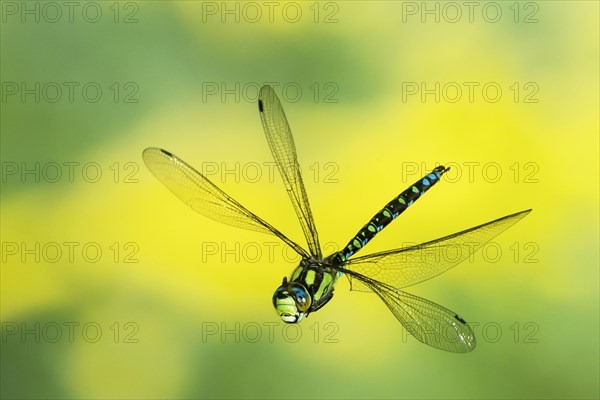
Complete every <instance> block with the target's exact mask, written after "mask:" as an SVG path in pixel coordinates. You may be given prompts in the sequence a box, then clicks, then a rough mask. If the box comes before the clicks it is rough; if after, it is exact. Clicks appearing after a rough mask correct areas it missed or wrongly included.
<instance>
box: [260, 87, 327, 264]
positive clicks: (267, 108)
mask: <svg viewBox="0 0 600 400" xmlns="http://www.w3.org/2000/svg"><path fill="white" fill-rule="evenodd" d="M258 111H259V112H260V119H261V121H262V124H263V128H264V130H265V135H266V137H267V142H269V148H270V149H271V153H272V154H273V158H274V159H275V163H276V164H277V169H278V170H279V173H280V175H281V178H282V179H283V183H284V184H285V188H286V190H287V192H288V195H289V196H290V200H291V201H292V205H293V206H294V211H295V212H296V215H297V216H298V220H299V221H300V225H301V226H302V231H303V232H304V236H305V237H306V241H307V243H308V249H309V250H310V253H311V255H313V256H316V257H318V258H319V259H320V258H322V254H321V246H320V245H319V236H318V234H317V228H316V227H315V222H314V220H313V216H312V213H311V210H310V204H309V203H308V197H307V195H306V190H305V188H304V183H303V182H302V175H301V173H300V166H299V164H298V159H297V156H296V146H295V144H294V138H293V136H292V131H291V130H290V127H289V125H288V122H287V118H286V117H285V113H284V112H283V108H282V107H281V103H280V102H279V99H278V98H277V95H276V94H275V91H274V90H273V88H272V87H271V86H268V85H265V86H263V87H262V88H261V89H260V93H259V95H258Z"/></svg>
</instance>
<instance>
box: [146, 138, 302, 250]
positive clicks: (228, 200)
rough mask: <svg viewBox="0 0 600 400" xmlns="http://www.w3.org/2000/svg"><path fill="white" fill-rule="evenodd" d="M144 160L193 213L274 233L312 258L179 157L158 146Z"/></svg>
mask: <svg viewBox="0 0 600 400" xmlns="http://www.w3.org/2000/svg"><path fill="white" fill-rule="evenodd" d="M142 157H143V158H144V162H145V163H146V166H147V167H148V169H149V170H150V171H151V172H152V174H154V176H156V178H158V180H159V181H161V182H162V183H163V184H164V185H165V186H166V187H167V188H169V189H170V190H171V191H172V192H173V193H175V195H176V196H177V197H179V198H180V199H181V201H183V202H184V203H185V204H187V205H188V206H190V207H191V208H192V210H194V211H196V212H198V213H200V214H202V215H204V216H205V217H208V218H211V219H213V220H215V221H218V222H222V223H224V224H227V225H231V226H235V227H237V228H243V229H248V230H252V231H257V232H263V233H270V234H273V235H275V236H277V237H279V238H280V239H281V240H283V241H284V242H285V243H286V244H287V245H289V246H290V247H291V248H293V249H294V250H295V251H296V252H297V253H298V254H300V255H301V256H302V257H308V253H307V252H306V250H304V249H303V248H302V247H300V246H299V245H298V244H296V243H295V242H293V241H292V240H290V239H288V238H287V237H286V236H285V235H284V234H283V233H281V232H280V231H278V230H277V229H275V228H274V227H273V226H272V225H270V224H269V223H267V222H266V221H265V220H263V219H262V218H260V217H259V216H257V215H256V214H254V213H253V212H251V211H249V210H248V209H247V208H246V207H244V206H242V205H241V204H240V203H238V202H237V201H236V200H235V199H233V198H232V197H230V196H229V195H227V193H225V192H224V191H222V190H221V189H219V188H218V187H217V186H216V185H215V184H214V183H212V182H211V181H210V180H209V179H208V178H207V177H205V176H204V175H202V174H201V173H200V172H198V171H196V170H195V169H194V168H192V167H191V166H189V165H188V164H187V163H186V162H185V161H183V160H182V159H180V158H179V157H177V156H175V155H174V154H172V153H169V152H168V151H166V150H162V149H159V148H156V147H149V148H147V149H146V150H144V152H143V153H142Z"/></svg>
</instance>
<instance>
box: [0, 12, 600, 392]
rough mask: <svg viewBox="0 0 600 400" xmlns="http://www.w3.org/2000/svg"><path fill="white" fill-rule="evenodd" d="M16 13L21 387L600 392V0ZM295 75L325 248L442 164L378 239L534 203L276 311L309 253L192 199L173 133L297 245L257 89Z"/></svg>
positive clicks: (15, 208) (12, 275)
mask: <svg viewBox="0 0 600 400" xmlns="http://www.w3.org/2000/svg"><path fill="white" fill-rule="evenodd" d="M1 6H2V10H1V11H2V26H1V39H0V40H1V41H0V44H1V62H0V66H1V75H2V76H1V81H2V88H1V89H2V92H1V97H2V99H1V118H0V120H1V122H0V124H1V132H2V136H1V145H2V146H1V158H2V191H1V200H2V224H1V235H2V267H1V321H2V343H1V355H2V357H1V381H0V383H1V385H0V386H1V395H2V398H90V399H91V398H283V397H285V398H345V397H350V398H427V399H432V398H445V399H446V398H597V397H598V396H599V383H598V376H599V366H598V365H599V364H598V363H599V358H598V357H599V356H598V352H599V346H598V337H599V332H598V326H599V310H598V301H599V298H598V294H599V291H598V279H599V273H598V203H599V198H598V197H599V196H598V129H599V127H598V109H599V105H598V49H599V43H598V37H599V34H598V14H599V9H598V3H597V2H584V1H582V2H567V1H552V2H541V1H540V2H491V3H488V2H471V3H470V5H465V4H463V3H460V2H459V3H456V2H449V3H447V2H427V3H423V2H390V1H384V2H366V1H354V2H264V3H263V2H252V3H242V2H190V1H173V2H152V1H148V2H89V3H88V2H75V3H72V2H49V3H44V2H10V1H4V2H2V3H1ZM267 82H269V83H271V84H272V85H273V86H274V88H275V91H276V92H277V93H278V94H279V96H280V98H281V101H282V103H283V106H284V108H285V111H286V113H287V116H288V119H289V123H290V125H291V127H292V131H293V133H294V137H295V142H296V147H297V151H298V157H299V162H300V164H301V167H302V169H303V174H304V181H305V184H306V189H307V192H308V195H309V199H310V202H311V206H312V209H313V214H314V216H315V220H316V224H317V226H318V228H319V233H320V238H321V242H322V244H323V245H324V247H325V253H330V252H332V251H334V250H335V249H338V248H340V247H341V246H343V245H345V244H346V242H347V241H348V240H349V239H350V238H351V237H352V236H353V235H354V234H355V233H356V231H357V230H358V229H359V228H360V227H362V226H363V224H364V223H366V221H367V220H368V219H369V218H370V217H371V216H372V215H373V214H374V213H375V212H377V211H378V210H379V209H380V208H381V207H382V206H383V205H384V204H385V203H387V202H388V201H389V200H390V199H392V198H393V197H394V196H396V195H397V194H398V193H400V192H401V191H402V190H404V189H405V188H406V186H407V185H409V184H411V183H412V182H414V181H415V180H417V179H418V178H420V177H421V176H422V175H424V174H425V173H427V172H429V171H430V170H431V169H432V168H433V167H435V166H436V165H438V164H440V163H444V164H446V165H449V166H451V168H452V169H451V171H450V172H449V173H448V174H447V175H446V176H445V178H444V179H443V180H442V182H441V183H440V184H438V185H437V186H436V187H435V189H433V190H431V191H430V192H428V193H427V195H426V196H425V197H424V198H423V199H421V200H419V202H418V203H416V204H415V205H414V206H413V207H411V209H410V210H408V211H407V212H406V213H405V214H403V215H402V217H401V218H399V219H398V220H397V221H396V222H394V223H393V224H392V225H390V226H389V227H388V228H386V230H385V232H383V233H381V234H380V235H379V236H378V237H377V239H375V240H374V241H373V242H372V243H371V244H369V247H368V248H367V249H365V250H364V251H363V253H362V254H368V253H369V252H374V251H381V250H385V249H391V248H397V247H401V246H405V245H408V244H412V243H416V242H421V241H426V240H431V239H434V238H437V237H440V236H443V235H446V234H450V233H453V232H456V231H458V230H461V229H465V228H468V227H471V226H474V225H477V224H480V223H483V222H486V221H489V220H492V219H495V218H498V217H501V216H503V215H506V214H510V213H513V212H517V211H520V210H523V209H527V208H533V209H534V211H533V212H532V213H531V214H530V215H529V216H528V217H527V218H525V219H524V220H522V221H521V222H519V223H518V224H517V225H515V226H514V227H513V228H511V229H509V230H508V231H506V232H505V233H503V234H502V235H500V236H499V237H498V238H496V239H495V240H494V241H493V242H492V243H490V244H489V245H486V246H485V247H484V249H483V251H480V252H478V253H477V254H476V255H474V256H473V257H472V258H471V259H469V260H467V261H465V262H464V263H463V264H462V265H460V266H459V267H457V268H455V269H454V270H452V271H449V272H447V273H445V274H444V275H442V276H440V277H438V278H436V279H433V280H431V281H428V282H425V283H422V284H420V285H418V286H415V287H411V288H409V290H408V291H409V292H411V293H414V294H416V295H419V296H423V297H425V298H427V299H431V300H433V301H435V302H438V303H440V304H442V305H444V306H446V307H448V308H450V309H452V310H455V311H456V312H458V313H460V314H461V315H462V316H463V317H464V318H465V319H467V320H468V321H470V322H471V323H472V325H473V329H474V331H475V334H476V336H477V340H478V346H477V349H476V350H475V351H474V352H472V353H469V354H466V355H464V354H463V355H460V354H459V355H457V354H450V353H445V352H442V351H439V350H435V349H433V348H430V347H428V346H426V345H423V344H421V343H420V342H418V341H416V340H415V339H413V338H412V337H411V336H410V335H409V334H408V333H406V331H405V330H404V329H403V328H402V326H401V325H400V324H399V323H398V321H397V320H396V319H395V318H394V317H393V315H392V314H391V313H390V312H389V311H388V310H387V308H386V307H385V306H384V304H383V303H382V302H381V301H380V300H379V299H378V298H377V297H376V296H375V295H373V294H365V293H358V292H351V291H349V285H348V282H347V281H346V280H345V279H342V280H340V282H339V284H338V286H337V290H336V295H335V297H334V299H333V300H332V301H331V302H330V303H329V304H328V305H327V306H326V307H325V308H323V309H322V310H320V311H319V312H318V313H314V314H312V315H310V317H309V318H308V319H306V320H305V321H303V322H302V323H301V324H300V325H297V326H292V327H288V326H284V325H283V323H282V322H281V321H280V320H279V318H278V317H277V315H276V313H275V311H274V310H273V307H272V305H271V296H272V293H273V291H274V290H275V288H276V287H277V286H278V285H279V284H280V283H281V279H282V277H283V276H285V275H288V274H289V273H290V272H291V270H292V269H293V268H294V267H295V266H296V265H297V263H298V261H299V260H298V258H297V257H294V255H293V254H292V252H291V251H288V250H286V248H285V246H284V245H283V244H282V243H280V242H278V240H277V238H275V237H270V236H267V235H264V234H260V233H256V232H250V231H244V230H240V229H235V228H232V227H229V226H225V225H220V224H218V223H217V222H214V221H212V220H210V219H208V218H205V217H202V216H201V215H199V214H196V213H194V212H193V211H192V210H190V209H189V208H187V207H186V206H185V205H184V204H183V203H181V202H180V201H179V200H178V199H177V198H176V197H175V196H173V195H172V194H171V193H170V192H169V191H168V190H167V189H166V188H165V187H163V186H162V185H161V184H160V183H159V182H158V181H157V180H156V179H155V178H154V177H153V176H152V175H151V174H150V173H149V171H148V170H147V169H146V167H145V166H144V164H143V162H142V159H141V152H142V150H143V149H144V148H146V147H149V146H157V147H162V148H165V149H168V150H169V151H171V152H173V153H175V154H177V155H178V156H180V157H181V158H182V159H184V160H186V161H187V162H188V163H190V164H191V165H193V166H195V167H196V168H197V169H198V170H200V171H202V172H204V173H205V174H206V175H207V176H208V177H209V178H210V179H211V180H212V181H213V182H215V183H216V184H217V185H218V186H219V187H221V188H223V189H224V190H225V191H226V192H227V193H229V194H230V195H231V196H232V197H234V198H235V199H237V200H238V201H239V202H241V203H242V204H244V205H245V206H247V207H248V208H249V209H251V210H253V211H254V212H255V213H257V214H258V215H260V216H261V217H263V218H264V219H266V220H267V221H269V222H270V223H271V224H273V225H274V226H276V227H277V228H278V229H279V230H281V231H283V232H284V233H286V234H287V235H288V236H289V237H290V238H291V239H293V240H295V241H297V242H298V243H300V244H301V245H302V246H305V241H304V239H303V237H302V232H301V229H300V227H299V224H298V222H297V220H296V217H295V215H294V213H293V209H292V207H291V205H290V203H289V200H288V198H287V196H286V193H285V190H284V187H283V185H282V183H281V180H280V178H279V176H278V174H277V172H276V171H275V169H274V164H273V161H272V158H271V155H270V153H269V149H268V146H267V143H266V141H265V139H264V134H263V132H262V126H261V124H260V119H259V116H258V113H257V106H256V96H257V92H258V89H259V88H260V86H261V85H262V84H264V83H267Z"/></svg>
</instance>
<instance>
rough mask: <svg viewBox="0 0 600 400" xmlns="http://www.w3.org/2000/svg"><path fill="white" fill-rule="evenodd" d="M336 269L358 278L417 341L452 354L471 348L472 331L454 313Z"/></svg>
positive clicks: (464, 351)
mask: <svg viewBox="0 0 600 400" xmlns="http://www.w3.org/2000/svg"><path fill="white" fill-rule="evenodd" d="M334 269H338V268H337V267H335V268H334ZM338 270H339V271H341V272H343V273H345V274H347V275H349V276H351V277H352V278H353V279H354V281H355V282H356V281H360V282H361V283H362V284H363V285H365V286H366V287H368V288H369V290H370V291H372V292H374V293H375V294H377V296H379V298H380V299H381V300H383V302H384V303H385V305H386V306H388V308H389V309H390V311H391V312H392V313H393V314H394V316H395V317H396V319H398V321H400V323H401V324H402V326H403V327H404V329H406V330H407V331H408V332H410V334H411V335H413V336H414V337H415V338H416V339H417V340H419V341H421V342H423V343H425V344H427V345H429V346H433V347H435V348H438V349H441V350H446V351H451V352H454V353H466V352H469V351H471V350H473V349H474V348H475V335H474V334H473V330H472V329H471V327H470V326H469V324H468V323H467V322H466V321H465V320H464V319H462V318H461V317H460V316H459V315H458V314H456V313H455V312H453V311H450V310H448V309H447V308H444V307H442V306H440V305H439V304H436V303H433V302H431V301H429V300H426V299H423V298H421V297H418V296H414V295H412V294H410V293H406V292H404V291H401V290H399V289H396V288H393V287H391V286H389V285H386V284H385V283H383V282H378V281H376V280H374V279H371V278H369V277H367V276H364V275H361V274H359V273H357V272H354V271H350V270H344V269H338Z"/></svg>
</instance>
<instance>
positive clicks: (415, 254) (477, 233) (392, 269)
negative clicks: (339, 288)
mask: <svg viewBox="0 0 600 400" xmlns="http://www.w3.org/2000/svg"><path fill="white" fill-rule="evenodd" d="M530 212H531V209H529V210H525V211H521V212H518V213H515V214H511V215H507V216H505V217H502V218H499V219H496V220H494V221H490V222H487V223H485V224H482V225H479V226H476V227H473V228H470V229H467V230H464V231H461V232H457V233H454V234H452V235H449V236H445V237H442V238H440V239H436V240H432V241H430V242H426V243H421V244H419V245H416V246H411V247H405V248H401V249H394V250H387V251H383V252H380V253H375V254H369V255H366V256H363V257H357V258H354V259H350V260H348V261H346V262H345V263H344V264H343V267H344V268H345V269H344V270H342V272H344V271H345V270H346V269H349V270H351V271H354V272H356V273H358V274H359V275H358V276H368V277H369V278H372V279H373V280H377V281H379V282H382V283H384V284H385V285H387V286H390V287H393V288H396V289H400V288H405V287H408V286H412V285H415V284H417V283H420V282H423V281H425V280H427V279H431V278H433V277H435V276H437V275H439V274H441V273H443V272H446V271H448V270H449V269H450V268H452V267H454V266H456V265H458V264H460V263H461V262H462V261H464V260H465V259H467V258H468V257H469V256H470V255H471V254H473V253H474V252H475V251H477V249H479V248H480V247H481V246H483V245H484V244H486V243H487V242H489V241H490V240H492V239H493V238H494V237H496V236H497V235H499V234H500V233H502V232H503V231H504V230H506V229H508V228H510V227H511V226H512V225H514V224H516V223H517V222H518V221H520V220H521V219H522V218H524V217H525V216H526V215H527V214H529V213H530ZM348 275H349V278H350V283H351V290H355V291H363V292H370V291H373V285H369V284H367V283H366V282H365V281H364V280H362V279H353V278H354V276H353V275H352V274H348ZM386 304H387V303H386Z"/></svg>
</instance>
